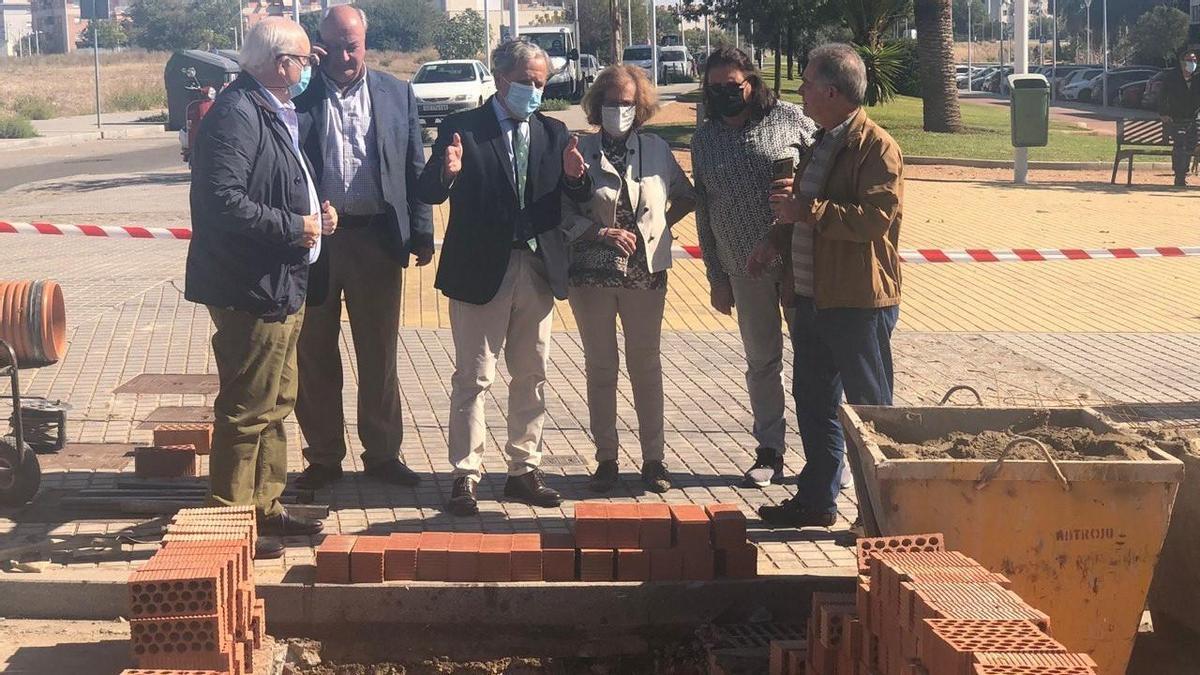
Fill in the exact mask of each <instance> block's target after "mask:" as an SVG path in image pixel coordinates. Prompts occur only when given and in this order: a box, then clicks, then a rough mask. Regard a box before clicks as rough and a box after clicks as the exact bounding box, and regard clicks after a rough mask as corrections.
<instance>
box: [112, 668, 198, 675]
mask: <svg viewBox="0 0 1200 675" xmlns="http://www.w3.org/2000/svg"><path fill="white" fill-rule="evenodd" d="M121 675H221V671H219V670H178V669H175V668H171V669H170V670H162V669H159V668H126V669H125V670H122V671H121Z"/></svg>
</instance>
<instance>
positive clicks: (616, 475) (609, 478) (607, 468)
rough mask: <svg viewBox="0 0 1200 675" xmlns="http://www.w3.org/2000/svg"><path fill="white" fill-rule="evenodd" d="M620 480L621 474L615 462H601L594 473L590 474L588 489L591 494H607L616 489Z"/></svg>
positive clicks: (610, 460) (613, 460)
mask: <svg viewBox="0 0 1200 675" xmlns="http://www.w3.org/2000/svg"><path fill="white" fill-rule="evenodd" d="M620 478H621V472H620V469H618V468H617V460H615V459H605V460H601V462H600V464H598V465H597V466H596V473H594V474H592V479H591V480H590V481H588V487H589V488H591V490H592V492H608V491H609V490H611V489H613V488H614V487H616V485H617V481H618V480H620Z"/></svg>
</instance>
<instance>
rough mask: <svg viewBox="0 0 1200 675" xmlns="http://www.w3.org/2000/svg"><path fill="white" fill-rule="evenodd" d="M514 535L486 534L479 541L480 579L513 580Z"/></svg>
mask: <svg viewBox="0 0 1200 675" xmlns="http://www.w3.org/2000/svg"><path fill="white" fill-rule="evenodd" d="M512 539H513V538H512V535H511V534H485V535H483V539H482V540H481V541H480V542H479V581H490V582H502V581H512Z"/></svg>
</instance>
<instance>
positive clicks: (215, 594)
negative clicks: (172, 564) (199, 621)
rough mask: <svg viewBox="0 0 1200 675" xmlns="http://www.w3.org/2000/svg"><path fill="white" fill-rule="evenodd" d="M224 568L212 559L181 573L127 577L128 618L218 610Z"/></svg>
mask: <svg viewBox="0 0 1200 675" xmlns="http://www.w3.org/2000/svg"><path fill="white" fill-rule="evenodd" d="M228 583H229V580H227V579H226V566H225V565H224V564H222V563H221V562H219V561H216V560H213V559H212V558H208V557H206V558H203V559H202V560H197V561H195V567H192V568H190V569H182V570H158V571H155V570H141V571H138V572H134V573H133V575H132V576H130V578H129V584H128V587H129V618H130V619H142V618H148V617H161V616H181V615H185V614H215V613H217V612H219V611H221V603H222V601H223V600H224V595H225V588H226V587H227V586H226V584H228Z"/></svg>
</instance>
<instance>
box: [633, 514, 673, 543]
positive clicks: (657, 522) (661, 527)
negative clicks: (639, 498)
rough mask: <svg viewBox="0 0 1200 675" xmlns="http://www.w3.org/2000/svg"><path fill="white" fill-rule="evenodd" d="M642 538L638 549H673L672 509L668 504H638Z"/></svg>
mask: <svg viewBox="0 0 1200 675" xmlns="http://www.w3.org/2000/svg"><path fill="white" fill-rule="evenodd" d="M637 506H638V515H639V516H640V517H641V521H642V522H641V537H640V544H639V546H638V548H671V507H669V506H667V505H666V504H638V505H637Z"/></svg>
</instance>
